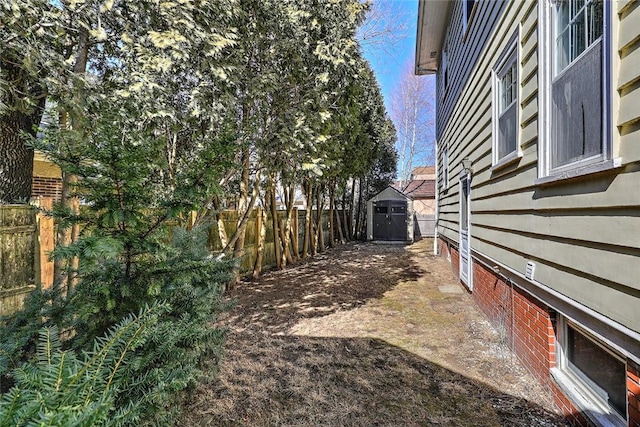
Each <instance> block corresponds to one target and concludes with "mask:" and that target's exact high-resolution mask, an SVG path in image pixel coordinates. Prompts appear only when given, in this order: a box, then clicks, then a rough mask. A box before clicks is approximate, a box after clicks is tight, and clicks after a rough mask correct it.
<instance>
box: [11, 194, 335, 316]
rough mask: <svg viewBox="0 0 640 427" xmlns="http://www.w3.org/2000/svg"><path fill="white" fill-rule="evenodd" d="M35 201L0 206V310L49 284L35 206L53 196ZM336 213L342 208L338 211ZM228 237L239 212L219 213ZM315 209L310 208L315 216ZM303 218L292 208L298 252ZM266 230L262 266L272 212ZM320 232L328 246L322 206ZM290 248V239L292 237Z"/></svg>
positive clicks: (256, 217) (45, 231)
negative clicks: (35, 289)
mask: <svg viewBox="0 0 640 427" xmlns="http://www.w3.org/2000/svg"><path fill="white" fill-rule="evenodd" d="M34 205H35V206H27V205H5V206H0V315H1V314H9V313H11V312H13V311H15V310H16V309H18V308H19V307H21V305H22V300H23V299H24V296H25V294H26V293H27V292H29V291H30V290H32V289H33V288H34V287H35V284H36V283H38V282H39V283H41V284H42V286H43V287H45V288H47V287H50V286H51V285H52V284H53V273H54V271H53V262H52V261H50V260H49V254H50V253H51V251H52V250H53V248H54V245H55V243H54V242H55V227H54V223H53V218H51V217H49V216H47V215H45V214H44V213H43V212H41V211H39V210H38V209H37V207H40V208H43V209H45V210H50V209H51V208H52V206H53V199H52V198H50V197H40V198H37V199H35V200H34ZM260 212H261V211H260V209H256V210H255V211H254V212H253V214H252V215H251V216H250V217H249V219H248V223H247V228H246V233H245V244H244V257H243V258H242V260H241V261H240V262H241V265H240V271H241V273H250V272H252V271H253V268H254V265H255V262H256V258H257V254H258V239H259V236H260V227H261V222H262V215H261V214H260ZM338 212H340V215H341V212H342V211H337V210H336V214H338ZM220 215H221V218H222V220H223V223H224V227H225V230H226V233H227V236H232V235H233V233H234V232H235V231H236V226H237V221H238V213H237V212H236V211H224V212H222V213H221V214H220ZM316 215H317V213H316V212H315V211H313V212H312V219H313V220H314V221H315V218H316ZM278 218H279V221H280V226H281V227H284V226H285V222H286V212H285V211H278ZM305 223H306V211H304V210H298V209H294V214H293V218H292V222H291V231H292V234H295V235H297V237H298V239H297V243H298V253H300V252H302V247H303V242H304V230H305ZM264 226H265V229H266V236H265V242H264V243H265V245H264V251H263V255H262V267H264V268H268V267H273V266H275V264H276V261H275V259H276V258H275V248H274V237H273V221H272V220H271V215H270V214H268V215H266V221H264ZM322 229H323V237H324V242H325V244H326V245H328V244H329V239H330V231H329V213H328V211H326V210H325V211H324V212H323V215H322ZM208 244H209V248H210V250H211V251H212V252H217V251H220V250H221V249H222V245H221V242H220V238H219V233H218V225H217V223H216V222H214V223H213V224H212V226H211V228H210V230H209V242H208ZM291 245H292V246H291V248H292V247H293V242H291Z"/></svg>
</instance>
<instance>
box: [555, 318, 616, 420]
mask: <svg viewBox="0 0 640 427" xmlns="http://www.w3.org/2000/svg"><path fill="white" fill-rule="evenodd" d="M558 325H559V327H560V335H559V338H560V339H559V344H560V345H559V349H558V361H559V362H560V363H559V365H560V366H559V367H560V369H561V371H562V372H563V375H561V376H560V378H562V380H561V381H562V382H563V383H564V384H563V385H564V387H565V388H568V389H569V390H570V391H569V394H570V395H571V394H574V397H576V396H575V395H576V394H577V396H579V398H578V401H580V399H582V402H583V406H585V407H584V408H581V409H584V410H585V412H586V414H587V415H588V416H590V417H591V418H592V421H594V422H595V423H596V424H597V425H613V426H616V425H621V426H624V425H626V422H625V420H626V418H627V386H626V378H627V368H626V363H625V362H624V359H623V358H622V357H621V356H619V355H617V353H615V352H614V351H613V350H611V349H609V348H608V346H606V345H605V344H604V343H602V342H600V341H599V340H598V339H596V338H594V337H591V335H589V334H588V333H587V332H584V331H582V329H580V328H579V327H577V326H574V325H573V324H571V323H570V322H568V321H566V320H564V319H562V318H561V319H560V322H559V323H558ZM571 390H574V391H573V392H572V391H571Z"/></svg>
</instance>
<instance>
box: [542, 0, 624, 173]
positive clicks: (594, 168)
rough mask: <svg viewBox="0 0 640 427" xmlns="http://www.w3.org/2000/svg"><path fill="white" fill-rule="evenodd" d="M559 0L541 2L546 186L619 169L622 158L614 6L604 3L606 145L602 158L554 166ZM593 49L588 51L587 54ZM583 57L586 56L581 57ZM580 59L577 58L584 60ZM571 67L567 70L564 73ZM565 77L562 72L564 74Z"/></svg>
mask: <svg viewBox="0 0 640 427" xmlns="http://www.w3.org/2000/svg"><path fill="white" fill-rule="evenodd" d="M556 3H557V0H540V1H539V2H538V16H539V21H538V22H539V26H538V46H539V49H538V52H539V58H538V64H540V65H539V69H538V73H539V88H538V99H539V106H540V108H539V112H538V180H537V181H536V184H545V183H548V182H553V181H555V180H558V179H566V178H574V177H577V176H582V175H587V174H591V173H596V172H600V171H603V170H608V169H611V168H614V167H619V166H620V164H621V159H619V158H617V159H614V158H613V149H612V139H613V132H612V126H611V123H612V91H611V64H612V59H611V40H610V39H611V22H612V18H611V16H612V14H611V13H612V12H611V7H612V6H611V3H612V2H610V1H608V0H604V2H603V9H604V10H603V23H602V25H603V29H602V41H601V42H602V52H603V53H602V56H603V57H602V84H603V92H602V94H603V99H604V103H603V104H604V105H603V109H602V120H603V122H602V129H603V132H602V135H603V144H602V150H601V153H600V154H599V155H596V156H593V157H590V158H586V159H581V160H578V161H575V162H573V163H569V164H566V165H562V166H559V167H556V168H552V167H551V164H552V163H551V151H552V150H551V148H552V147H551V144H552V136H551V130H552V129H551V127H552V120H551V112H552V108H551V87H552V83H553V80H554V78H555V76H554V68H555V58H554V46H555V13H556V11H555V5H556ZM589 50H590V48H587V49H585V51H584V52H583V53H582V54H584V53H586V52H588V51H589ZM580 56H582V55H580ZM580 56H578V58H577V59H579V58H580ZM568 68H569V67H566V68H565V69H564V70H563V72H566V70H567V69H568ZM560 74H562V72H561V73H560Z"/></svg>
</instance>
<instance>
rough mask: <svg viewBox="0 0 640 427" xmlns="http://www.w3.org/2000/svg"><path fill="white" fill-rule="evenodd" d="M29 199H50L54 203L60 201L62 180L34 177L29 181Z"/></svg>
mask: <svg viewBox="0 0 640 427" xmlns="http://www.w3.org/2000/svg"><path fill="white" fill-rule="evenodd" d="M31 197H51V198H53V199H54V200H55V201H60V199H61V197H62V180H61V179H60V178H47V177H42V176H34V177H33V179H32V181H31Z"/></svg>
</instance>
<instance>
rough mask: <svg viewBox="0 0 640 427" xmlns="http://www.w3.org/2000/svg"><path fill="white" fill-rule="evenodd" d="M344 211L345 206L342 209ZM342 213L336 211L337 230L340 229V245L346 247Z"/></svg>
mask: <svg viewBox="0 0 640 427" xmlns="http://www.w3.org/2000/svg"><path fill="white" fill-rule="evenodd" d="M342 209H344V206H343V207H342ZM340 216H341V213H340V211H339V210H336V228H337V229H338V238H339V239H340V244H341V245H344V243H345V240H344V233H343V232H342V220H341V219H340Z"/></svg>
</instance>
